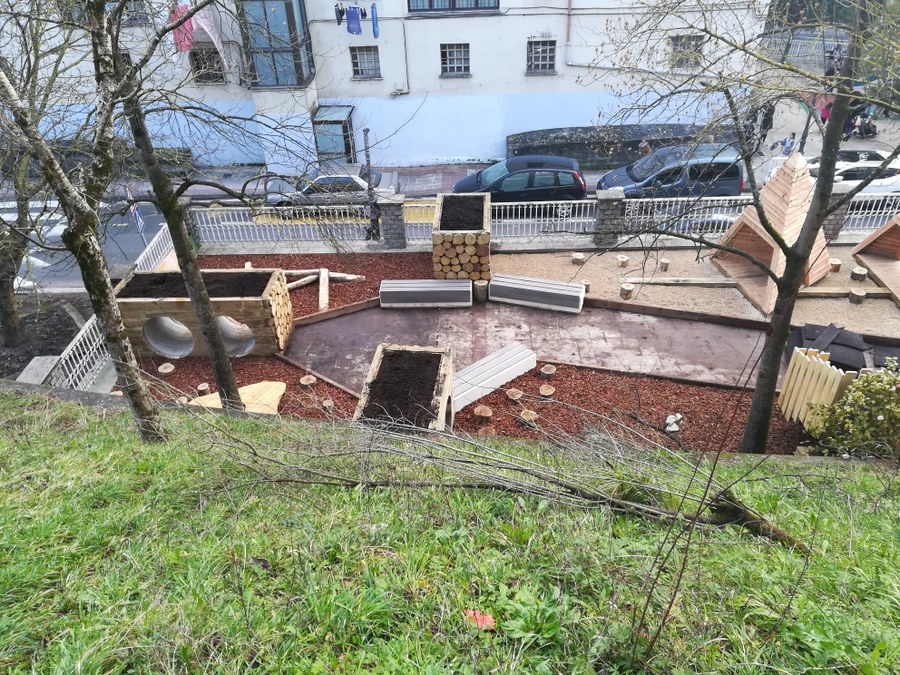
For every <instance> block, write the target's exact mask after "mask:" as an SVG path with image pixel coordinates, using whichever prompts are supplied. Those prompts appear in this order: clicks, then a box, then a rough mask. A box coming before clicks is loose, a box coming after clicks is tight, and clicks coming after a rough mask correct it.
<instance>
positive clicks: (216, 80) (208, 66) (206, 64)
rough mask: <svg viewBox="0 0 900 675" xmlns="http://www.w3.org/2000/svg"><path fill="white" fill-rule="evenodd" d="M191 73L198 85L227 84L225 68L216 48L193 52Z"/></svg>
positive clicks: (200, 48) (193, 50) (202, 48)
mask: <svg viewBox="0 0 900 675" xmlns="http://www.w3.org/2000/svg"><path fill="white" fill-rule="evenodd" d="M190 55H191V72H192V73H193V75H194V82H196V83H197V84H225V66H224V65H223V64H222V57H221V55H220V54H219V51H218V50H217V49H216V48H215V47H199V48H196V47H195V48H194V49H192V50H191V54H190Z"/></svg>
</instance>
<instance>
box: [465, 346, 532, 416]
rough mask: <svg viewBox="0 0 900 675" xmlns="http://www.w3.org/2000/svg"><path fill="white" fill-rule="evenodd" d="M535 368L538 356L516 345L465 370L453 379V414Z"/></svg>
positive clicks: (490, 355) (501, 350) (507, 347)
mask: <svg viewBox="0 0 900 675" xmlns="http://www.w3.org/2000/svg"><path fill="white" fill-rule="evenodd" d="M536 366H537V355H536V354H535V353H534V352H533V351H532V350H530V349H529V348H528V347H526V346H525V345H523V344H519V343H518V342H513V343H512V344H511V345H508V346H506V347H504V348H503V349H500V350H498V351H496V352H494V353H493V354H489V355H488V356H485V357H484V358H483V359H481V360H480V361H476V362H475V363H473V364H472V365H470V366H466V367H465V368H463V369H462V370H460V371H459V372H457V373H456V374H455V375H454V376H453V412H456V411H458V410H460V409H462V408H464V407H466V406H467V405H469V404H470V403H472V402H474V401H477V400H478V399H480V398H481V397H482V396H487V395H488V394H490V393H491V392H492V391H494V390H495V389H497V388H498V387H502V386H503V385H504V384H506V383H507V382H509V381H511V380H514V379H515V378H517V377H518V376H519V375H523V374H525V373H527V372H528V371H529V370H531V369H532V368H534V367H536Z"/></svg>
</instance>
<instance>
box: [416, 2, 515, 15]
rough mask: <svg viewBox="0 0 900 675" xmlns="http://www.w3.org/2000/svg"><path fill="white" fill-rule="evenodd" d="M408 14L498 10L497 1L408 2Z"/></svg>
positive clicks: (498, 3) (498, 4)
mask: <svg viewBox="0 0 900 675" xmlns="http://www.w3.org/2000/svg"><path fill="white" fill-rule="evenodd" d="M408 7H409V11H410V12H471V11H473V10H476V11H477V10H479V9H500V1H499V0H409V5H408Z"/></svg>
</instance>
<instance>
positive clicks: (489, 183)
mask: <svg viewBox="0 0 900 675" xmlns="http://www.w3.org/2000/svg"><path fill="white" fill-rule="evenodd" d="M453 192H490V193H491V201H492V202H547V201H563V200H577V199H584V196H585V194H586V192H587V188H586V186H585V183H584V176H582V175H581V171H580V169H579V167H578V162H577V161H576V160H574V159H570V158H568V157H554V156H552V155H522V156H519V157H510V158H509V159H505V160H503V161H502V162H497V163H496V164H494V165H493V166H489V167H488V168H487V169H482V170H481V171H479V172H478V173H474V174H472V175H471V176H466V177H465V178H463V179H462V180H460V181H458V182H457V183H456V185H454V186H453Z"/></svg>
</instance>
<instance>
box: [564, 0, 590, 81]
mask: <svg viewBox="0 0 900 675" xmlns="http://www.w3.org/2000/svg"><path fill="white" fill-rule="evenodd" d="M571 52H572V0H569V4H568V6H567V7H566V65H567V66H569V67H572V68H592V67H593V65H594V64H592V63H575V62H574V61H572V57H571V56H570V54H571Z"/></svg>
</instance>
